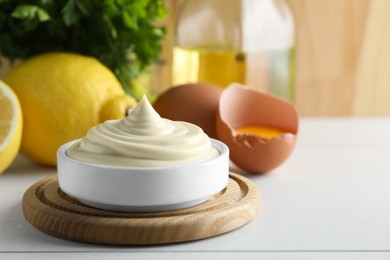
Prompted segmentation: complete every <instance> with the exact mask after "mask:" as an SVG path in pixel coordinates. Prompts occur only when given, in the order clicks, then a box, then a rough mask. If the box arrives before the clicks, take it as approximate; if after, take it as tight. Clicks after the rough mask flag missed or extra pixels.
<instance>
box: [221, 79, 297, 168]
mask: <svg viewBox="0 0 390 260" xmlns="http://www.w3.org/2000/svg"><path fill="white" fill-rule="evenodd" d="M298 122H299V118H298V112H297V110H296V108H295V106H294V105H292V104H291V103H289V102H287V101H284V100H283V99H280V98H277V97H274V96H272V95H269V94H265V93H262V92H260V91H258V90H256V89H254V88H250V87H247V86H244V85H241V84H237V83H233V84H231V85H230V86H229V87H228V88H226V89H225V90H224V91H223V93H222V94H221V97H220V101H219V108H218V112H217V117H216V131H217V137H218V139H219V140H220V141H222V142H224V143H226V145H227V146H228V147H229V149H230V159H231V160H232V161H233V162H234V163H235V164H236V165H237V166H238V167H240V168H242V169H243V170H245V171H248V172H249V173H266V172H268V171H270V170H272V169H274V168H276V167H277V166H279V165H280V164H282V163H283V162H284V161H285V160H286V159H287V158H288V157H289V155H290V154H291V152H292V151H293V149H294V146H295V143H296V139H297V134H298ZM242 126H268V127H274V128H277V129H279V130H282V131H283V134H282V135H281V136H280V137H274V138H272V139H264V138H261V137H259V136H255V135H251V134H242V133H237V132H236V131H235V129H237V128H238V127H242Z"/></svg>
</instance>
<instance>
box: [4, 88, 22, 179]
mask: <svg viewBox="0 0 390 260" xmlns="http://www.w3.org/2000/svg"><path fill="white" fill-rule="evenodd" d="M22 121H23V120H22V111H21V108H20V104H19V101H18V98H17V97H16V95H15V94H14V92H13V91H12V90H11V88H10V87H9V86H7V85H6V84H5V83H4V82H3V81H1V80H0V173H3V172H4V170H5V169H7V168H8V166H9V165H10V164H11V163H12V162H13V160H14V159H15V157H16V155H17V154H18V151H19V147H20V142H21V138H22Z"/></svg>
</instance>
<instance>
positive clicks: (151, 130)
mask: <svg viewBox="0 0 390 260" xmlns="http://www.w3.org/2000/svg"><path fill="white" fill-rule="evenodd" d="M218 154H219V153H218V151H217V150H216V149H215V148H214V147H212V145H211V140H210V138H209V137H208V136H207V135H206V134H205V133H204V132H203V130H202V129H201V128H200V127H198V126H196V125H193V124H190V123H186V122H181V121H171V120H168V119H165V118H161V117H160V115H159V114H158V113H157V112H156V111H155V110H154V109H153V107H152V105H151V104H150V103H149V101H148V99H147V98H146V97H145V96H144V97H143V98H142V100H141V101H140V103H139V104H138V105H137V107H136V108H135V109H134V110H132V111H130V113H129V115H128V116H127V117H125V118H124V119H123V120H109V121H106V122H104V123H102V124H100V125H98V126H95V127H93V128H91V129H90V130H89V131H88V134H87V135H86V137H84V138H83V139H82V140H81V141H80V142H77V143H75V144H74V145H73V146H71V147H70V148H69V149H68V151H67V155H68V156H69V157H71V158H73V159H76V160H79V161H83V162H88V163H94V164H103V165H113V166H130V167H156V166H171V165H178V164H183V163H192V162H199V161H205V160H208V159H211V158H214V157H216V156H217V155H218Z"/></svg>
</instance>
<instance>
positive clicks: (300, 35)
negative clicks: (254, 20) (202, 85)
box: [155, 0, 390, 116]
mask: <svg viewBox="0 0 390 260" xmlns="http://www.w3.org/2000/svg"><path fill="white" fill-rule="evenodd" d="M166 4H167V7H168V8H169V9H170V11H171V13H170V16H169V17H168V19H167V21H166V22H167V29H168V39H167V40H166V42H165V43H164V50H163V53H162V57H163V61H164V62H163V63H164V68H163V69H162V70H161V71H160V72H159V73H160V74H159V75H155V78H156V79H158V81H160V82H163V84H162V86H163V87H168V86H170V83H171V81H172V79H171V78H170V77H171V75H172V74H171V72H170V69H171V68H172V46H173V33H174V23H175V17H176V16H177V11H178V8H179V5H180V1H178V0H167V1H166ZM287 4H288V5H289V7H290V10H291V11H292V13H293V17H294V20H295V34H296V35H295V79H294V81H295V82H294V83H295V84H294V85H295V103H296V105H297V106H298V109H299V112H300V113H301V115H305V116H346V115H347V116H349V115H359V116H363V115H390V45H389V44H388V42H389V40H390V16H389V12H390V1H388V0H314V1H313V0H287Z"/></svg>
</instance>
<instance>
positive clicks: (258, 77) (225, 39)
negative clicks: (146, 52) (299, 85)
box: [172, 0, 295, 101]
mask: <svg viewBox="0 0 390 260" xmlns="http://www.w3.org/2000/svg"><path fill="white" fill-rule="evenodd" d="M294 36H295V28H294V20H293V16H292V13H291V11H290V9H289V7H288V5H287V3H286V2H285V1H284V0H184V1H183V2H182V4H181V6H180V9H179V12H178V16H177V20H176V28H175V46H174V51H173V67H172V80H173V84H174V85H179V84H184V83H193V82H210V83H215V84H218V85H221V86H227V85H229V84H230V83H232V82H239V83H243V84H246V85H248V86H251V87H254V88H258V89H260V90H263V91H267V92H269V93H271V94H274V95H277V96H279V97H281V98H284V99H287V100H289V101H293V100H294Z"/></svg>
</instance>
